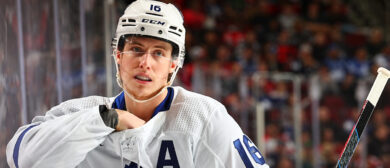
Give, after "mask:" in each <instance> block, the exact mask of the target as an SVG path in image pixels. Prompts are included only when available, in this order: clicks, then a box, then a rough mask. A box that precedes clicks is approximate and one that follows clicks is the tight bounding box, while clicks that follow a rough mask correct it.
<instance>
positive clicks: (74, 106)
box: [50, 96, 113, 112]
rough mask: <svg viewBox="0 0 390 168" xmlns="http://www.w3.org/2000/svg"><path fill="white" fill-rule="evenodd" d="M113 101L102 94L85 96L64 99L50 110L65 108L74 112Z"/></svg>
mask: <svg viewBox="0 0 390 168" xmlns="http://www.w3.org/2000/svg"><path fill="white" fill-rule="evenodd" d="M112 102H113V98H109V97H103V96H87V97H81V98H74V99H69V100H66V101H64V102H62V103H60V104H59V105H57V106H54V107H53V108H52V109H51V110H50V111H52V110H59V109H60V110H65V111H66V112H76V111H79V110H83V109H88V108H92V107H95V106H98V105H109V104H111V103H112Z"/></svg>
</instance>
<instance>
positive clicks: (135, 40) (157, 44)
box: [117, 37, 176, 100]
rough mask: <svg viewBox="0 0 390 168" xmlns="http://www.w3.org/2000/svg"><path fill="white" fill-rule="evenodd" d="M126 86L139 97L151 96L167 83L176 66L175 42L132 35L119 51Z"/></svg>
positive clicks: (146, 97)
mask: <svg viewBox="0 0 390 168" xmlns="http://www.w3.org/2000/svg"><path fill="white" fill-rule="evenodd" d="M117 63H118V65H119V72H120V75H121V78H122V82H123V87H124V89H126V90H127V92H129V93H130V94H132V95H133V96H134V97H135V98H137V99H141V100H142V99H148V98H150V97H152V96H154V95H155V94H156V93H158V92H159V91H160V89H161V88H162V87H164V86H165V85H167V81H168V75H169V73H172V72H173V71H174V69H175V67H176V64H175V62H174V61H172V45H171V44H170V43H168V42H165V41H162V40H157V39H153V38H148V37H129V38H127V39H126V42H125V46H124V49H123V52H118V53H117Z"/></svg>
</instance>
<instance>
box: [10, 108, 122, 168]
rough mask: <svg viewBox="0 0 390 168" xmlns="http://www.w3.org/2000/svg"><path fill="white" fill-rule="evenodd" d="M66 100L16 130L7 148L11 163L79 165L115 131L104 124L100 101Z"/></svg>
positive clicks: (19, 165)
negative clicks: (84, 103)
mask: <svg viewBox="0 0 390 168" xmlns="http://www.w3.org/2000/svg"><path fill="white" fill-rule="evenodd" d="M67 104H68V105H69V103H67V102H65V103H62V104H60V105H58V106H56V107H54V108H52V109H51V110H50V111H48V112H47V113H46V115H45V116H37V117H35V118H34V119H33V122H32V123H31V124H28V125H25V126H22V127H20V128H19V129H18V130H17V132H16V133H15V135H14V137H13V138H12V139H11V141H10V142H9V143H8V145H7V149H6V154H7V162H8V165H9V166H10V167H12V168H14V167H16V168H25V167H29V168H35V167H39V168H46V167H76V166H77V165H78V164H79V163H80V162H81V161H82V160H84V158H85V156H86V154H87V153H88V152H89V151H91V150H92V149H94V148H95V147H97V146H98V145H99V144H100V143H102V142H103V141H104V139H105V137H106V136H107V135H108V134H110V133H111V132H113V131H114V130H113V129H112V128H110V127H107V126H106V125H105V124H104V122H103V120H102V119H101V117H100V113H99V107H98V105H96V106H91V107H88V108H78V107H77V106H76V107H66V108H65V106H66V105H67Z"/></svg>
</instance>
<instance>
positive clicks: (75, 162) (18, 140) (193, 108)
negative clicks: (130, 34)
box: [7, 87, 268, 168]
mask: <svg viewBox="0 0 390 168" xmlns="http://www.w3.org/2000/svg"><path fill="white" fill-rule="evenodd" d="M168 90H170V91H169V92H168V95H167V97H166V98H165V100H164V101H163V102H162V103H161V104H160V105H159V106H158V107H157V110H156V111H155V114H154V117H153V118H152V119H151V120H149V121H148V122H147V123H146V124H145V125H143V126H142V127H139V128H136V129H128V130H125V131H120V132H115V131H114V130H113V129H112V128H110V127H107V126H106V125H105V124H104V122H103V120H102V119H101V117H100V113H99V109H98V107H99V105H107V106H108V107H114V108H125V107H123V106H124V97H123V93H122V94H120V95H119V96H117V97H116V98H115V97H113V98H106V97H98V96H91V97H86V98H80V99H73V100H69V101H66V102H64V103H61V104H60V105H58V106H56V107H53V108H52V109H51V110H50V111H48V112H47V113H46V115H45V116H37V117H35V118H34V119H33V121H32V123H31V124H29V125H25V126H22V127H21V128H19V129H18V131H17V132H16V133H15V135H14V137H13V138H12V139H11V141H10V142H9V143H8V145H7V161H8V164H9V165H10V167H12V168H15V167H17V168H53V167H55V168H73V167H78V168H136V167H142V168H154V167H157V168H163V167H164V166H167V167H173V168H178V167H186V168H187V167H199V168H220V167H226V168H230V167H232V168H233V167H234V168H243V167H268V165H267V164H266V163H265V161H264V158H263V156H262V155H261V153H260V151H259V150H258V149H257V148H256V146H255V145H254V144H253V143H252V141H251V140H250V139H249V138H248V137H247V136H246V135H244V134H243V132H242V131H241V129H240V127H239V126H238V125H237V123H236V122H235V121H234V120H233V118H232V117H230V116H229V115H228V113H227V111H226V109H225V107H224V106H223V105H222V104H221V103H219V102H217V101H216V100H213V99H211V98H209V97H206V96H202V95H200V94H197V93H193V92H190V91H187V90H185V89H183V88H181V87H171V88H168Z"/></svg>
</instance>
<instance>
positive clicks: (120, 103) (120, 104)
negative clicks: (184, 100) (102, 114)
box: [112, 87, 174, 118]
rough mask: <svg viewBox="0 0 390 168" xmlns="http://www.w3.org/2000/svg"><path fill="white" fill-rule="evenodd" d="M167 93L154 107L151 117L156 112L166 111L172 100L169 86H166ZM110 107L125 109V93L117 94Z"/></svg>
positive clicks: (172, 92)
mask: <svg viewBox="0 0 390 168" xmlns="http://www.w3.org/2000/svg"><path fill="white" fill-rule="evenodd" d="M167 89H168V94H167V96H166V97H165V99H164V100H163V101H162V102H161V103H160V104H159V105H158V106H157V107H156V109H155V110H154V112H153V115H152V118H153V117H154V116H155V115H157V113H159V112H161V111H167V110H169V108H170V107H171V103H172V100H173V95H174V90H173V88H171V87H168V88H167ZM112 108H114V109H120V110H125V111H126V110H127V109H126V101H125V93H124V92H122V93H121V94H120V95H119V96H117V97H116V98H115V100H114V103H113V104H112Z"/></svg>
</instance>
